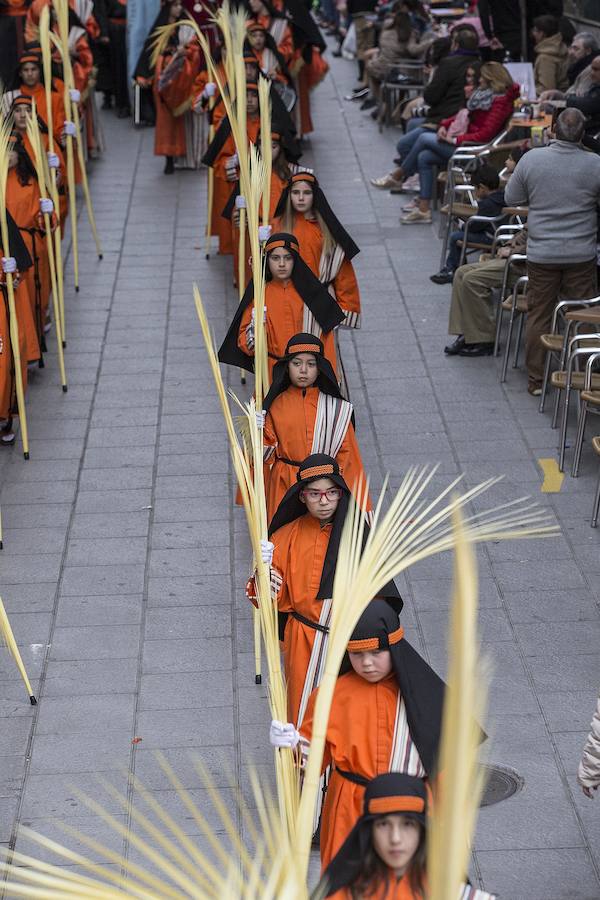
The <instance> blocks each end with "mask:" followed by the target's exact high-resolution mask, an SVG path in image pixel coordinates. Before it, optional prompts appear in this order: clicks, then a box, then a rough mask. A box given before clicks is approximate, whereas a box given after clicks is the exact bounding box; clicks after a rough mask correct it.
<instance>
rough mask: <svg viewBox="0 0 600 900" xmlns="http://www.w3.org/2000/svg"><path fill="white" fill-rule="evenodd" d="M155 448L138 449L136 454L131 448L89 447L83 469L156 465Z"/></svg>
mask: <svg viewBox="0 0 600 900" xmlns="http://www.w3.org/2000/svg"><path fill="white" fill-rule="evenodd" d="M154 454H155V450H154V447H151V446H149V447H138V448H137V449H136V451H135V453H132V452H131V448H130V447H108V448H104V447H88V448H87V449H86V451H85V457H84V461H83V469H84V471H85V470H86V469H120V468H128V469H130V468H131V469H134V468H138V467H140V466H141V467H144V466H153V465H154Z"/></svg>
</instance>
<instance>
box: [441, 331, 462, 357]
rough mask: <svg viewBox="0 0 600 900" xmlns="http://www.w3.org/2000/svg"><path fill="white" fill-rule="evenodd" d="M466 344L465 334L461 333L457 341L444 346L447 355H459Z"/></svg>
mask: <svg viewBox="0 0 600 900" xmlns="http://www.w3.org/2000/svg"><path fill="white" fill-rule="evenodd" d="M464 346H465V336H464V334H459V335H458V337H457V338H456V340H455V341H453V342H452V343H451V344H448V346H447V347H444V353H445V354H446V356H458V354H459V353H460V351H461V350H462V348H463V347H464Z"/></svg>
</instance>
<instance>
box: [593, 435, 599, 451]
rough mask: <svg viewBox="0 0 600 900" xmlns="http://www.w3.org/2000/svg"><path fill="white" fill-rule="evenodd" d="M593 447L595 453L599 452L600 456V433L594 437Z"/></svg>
mask: <svg viewBox="0 0 600 900" xmlns="http://www.w3.org/2000/svg"><path fill="white" fill-rule="evenodd" d="M592 449H593V451H594V453H597V454H598V456H600V435H599V436H598V437H594V438H592Z"/></svg>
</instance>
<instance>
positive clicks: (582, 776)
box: [577, 696, 600, 800]
mask: <svg viewBox="0 0 600 900" xmlns="http://www.w3.org/2000/svg"><path fill="white" fill-rule="evenodd" d="M577 782H578V784H579V785H580V786H581V789H582V791H583V793H584V794H585V796H586V797H589V798H590V800H593V799H594V793H593V792H594V791H597V790H598V787H599V786H600V696H599V697H598V701H597V703H596V711H595V712H594V718H593V719H592V727H591V728H590V733H589V734H588V736H587V741H586V742H585V746H584V748H583V754H582V757H581V762H580V763H579V768H578V770H577Z"/></svg>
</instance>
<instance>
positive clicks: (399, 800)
mask: <svg viewBox="0 0 600 900" xmlns="http://www.w3.org/2000/svg"><path fill="white" fill-rule="evenodd" d="M367 812H368V813H372V814H375V815H380V814H381V815H385V813H403V812H416V813H422V812H425V800H424V799H423V797H404V796H402V795H400V796H398V797H374V798H373V799H372V800H369V802H368V805H367Z"/></svg>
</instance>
